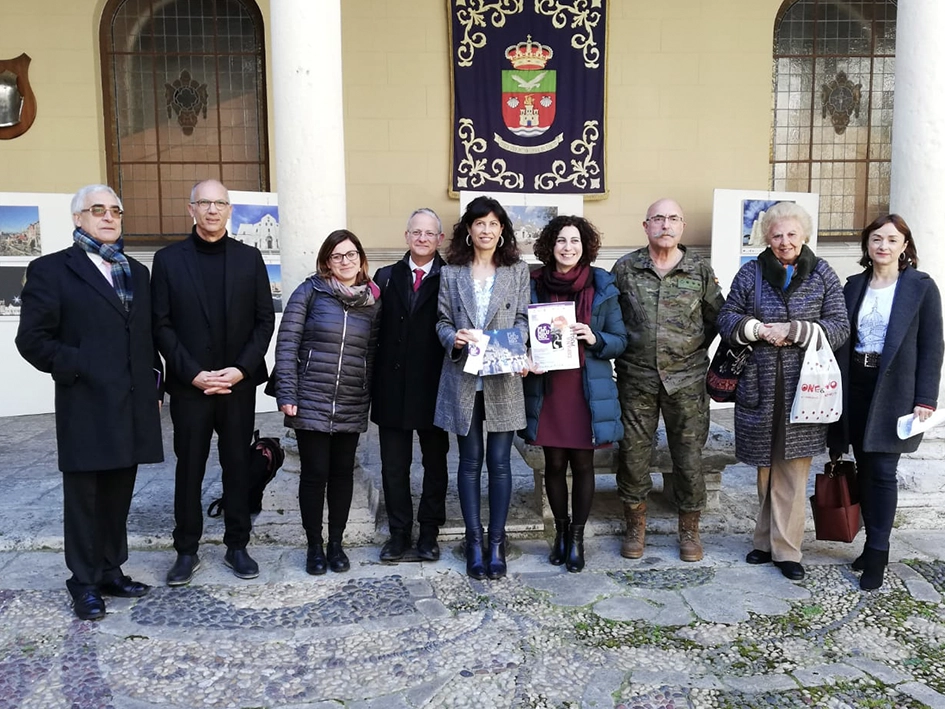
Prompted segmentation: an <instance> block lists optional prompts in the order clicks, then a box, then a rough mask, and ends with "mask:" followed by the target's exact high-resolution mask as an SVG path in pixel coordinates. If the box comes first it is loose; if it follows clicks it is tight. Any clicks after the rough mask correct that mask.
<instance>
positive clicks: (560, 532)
mask: <svg viewBox="0 0 945 709" xmlns="http://www.w3.org/2000/svg"><path fill="white" fill-rule="evenodd" d="M570 522H571V520H570V519H569V518H568V517H565V518H564V519H558V518H557V517H556V518H555V540H554V543H552V545H551V553H550V554H549V555H548V561H549V562H551V563H552V564H553V565H555V566H561V564H563V563H564V562H565V559H566V558H567V556H568V524H569V523H570Z"/></svg>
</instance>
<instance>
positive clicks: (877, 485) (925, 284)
mask: <svg viewBox="0 0 945 709" xmlns="http://www.w3.org/2000/svg"><path fill="white" fill-rule="evenodd" d="M860 246H861V248H862V252H863V257H862V258H861V259H860V265H861V266H863V267H864V270H863V272H862V273H858V274H857V275H855V276H851V277H850V278H848V279H847V283H846V286H845V287H844V289H843V295H844V298H845V300H846V306H847V313H848V315H849V319H850V328H851V333H852V334H851V336H850V340H849V342H848V343H847V344H846V345H844V347H842V348H841V349H840V350H838V352H837V360H838V362H839V364H840V369H841V371H842V373H843V393H844V398H845V399H846V401H845V402H844V407H843V408H844V413H843V415H842V416H841V418H840V420H839V421H838V422H837V423H835V424H832V425H831V427H830V431H829V433H828V438H827V442H828V445H829V447H830V457H831V458H832V459H837V458H839V457H840V455H841V454H842V453H844V452H846V451H847V449H848V447H849V445H851V444H852V446H853V455H854V458H855V459H856V467H857V481H858V483H859V488H860V508H861V511H862V514H863V523H864V525H865V527H866V542H865V544H864V546H863V553H862V554H860V556H859V557H858V558H857V559H856V560H855V561H854V562H853V568H854V569H855V570H857V571H862V572H863V575H862V576H861V577H860V588H861V589H863V590H865V591H871V590H874V589H877V588H879V587H880V586H882V585H883V577H884V574H885V570H886V564H887V563H888V561H889V536H890V532H891V531H892V525H893V520H894V518H895V516H896V505H897V502H898V483H897V478H896V469H897V467H898V464H899V456H900V455H901V454H902V453H911V452H913V451H915V450H916V449H917V448H918V447H919V443H920V441H921V440H922V435H921V434H919V435H916V436H912V437H910V438H906V439H905V440H902V439H900V438H899V437H898V436H897V435H896V421H897V419H898V418H899V417H900V416H904V415H907V414H912V415H913V416H914V418H915V419H917V420H919V421H924V420H926V419H927V418H928V417H929V416H931V415H932V412H934V411H935V407H936V406H937V405H938V390H939V389H938V388H939V380H940V378H941V371H942V356H943V342H942V302H941V297H940V295H939V291H938V287H937V286H936V285H935V281H933V280H932V278H931V277H930V276H929V275H928V274H927V273H923V272H922V271H919V270H918V265H919V257H918V254H917V251H916V247H915V240H914V238H913V236H912V231H911V230H910V229H909V226H908V224H906V222H905V221H904V220H903V218H902V217H900V216H899V215H897V214H889V215H887V216H884V217H880V218H878V219H876V220H875V221H874V222H873V223H871V224H870V225H869V226H867V227H866V228H865V229H864V230H863V232H862V236H861V239H860Z"/></svg>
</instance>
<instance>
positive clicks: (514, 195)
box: [459, 192, 584, 259]
mask: <svg viewBox="0 0 945 709" xmlns="http://www.w3.org/2000/svg"><path fill="white" fill-rule="evenodd" d="M480 196H486V197H492V198H493V199H495V200H497V201H498V202H499V204H501V205H502V206H503V207H505V211H506V212H508V213H509V219H511V220H512V227H513V228H514V229H515V240H516V241H518V245H519V248H520V249H522V252H523V256H524V257H525V258H526V259H533V257H532V244H534V243H535V239H537V238H538V235H539V234H540V233H541V230H542V229H543V228H544V227H545V224H547V223H548V222H550V221H551V220H552V219H554V218H555V217H557V216H558V215H561V214H569V215H574V216H578V217H583V216H584V196H583V195H580V194H531V193H524V192H460V193H459V213H460V216H462V214H463V212H465V211H466V206H467V205H468V204H469V203H470V202H472V201H473V200H474V199H475V198H476V197H480Z"/></svg>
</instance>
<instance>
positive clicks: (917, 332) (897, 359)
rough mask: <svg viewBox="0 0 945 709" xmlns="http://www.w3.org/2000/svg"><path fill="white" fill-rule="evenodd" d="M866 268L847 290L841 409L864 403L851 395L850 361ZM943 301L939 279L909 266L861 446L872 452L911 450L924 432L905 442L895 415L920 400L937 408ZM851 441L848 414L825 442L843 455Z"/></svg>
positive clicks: (901, 284) (898, 291)
mask: <svg viewBox="0 0 945 709" xmlns="http://www.w3.org/2000/svg"><path fill="white" fill-rule="evenodd" d="M869 281H870V274H869V272H868V271H864V272H863V273H858V274H856V275H855V276H850V278H848V279H847V284H846V286H845V287H844V289H843V295H844V298H845V300H846V304H847V312H848V313H849V316H850V329H851V335H850V339H849V340H847V343H846V344H845V345H844V346H843V347H841V348H840V349H838V350H837V353H836V354H837V364H839V365H840V371H841V372H842V374H843V410H844V412H846V411H849V410H850V409H851V408H853V407H856V406H862V405H863V404H862V402H857V401H856V400H851V399H850V360H851V358H852V356H853V347H854V345H855V344H856V341H857V320H858V319H859V311H860V303H862V302H863V295H864V294H865V293H866V289H867V287H868V286H869ZM943 347H945V345H943V341H942V301H941V297H940V296H939V292H938V287H936V285H935V281H933V280H932V278H931V277H930V276H929V274H927V273H923V272H922V271H917V270H916V269H914V268H907V269H906V270H904V271H903V272H902V273H901V274H900V275H899V281H898V283H897V284H896V294H895V296H894V297H893V304H892V312H891V313H890V316H889V326H888V328H887V329H886V340H885V342H884V344H883V352H882V354H881V355H880V358H879V376H878V378H877V380H876V389H875V390H874V391H873V403H872V404H871V405H870V410H869V416H868V417H867V419H866V431H864V433H863V449H864V450H865V451H867V452H870V453H912V452H914V451H915V450H916V449H917V448H918V447H919V443H920V442H921V441H922V435H921V434H920V435H918V436H913V437H912V438H907V439H906V440H904V441H903V440H901V439H900V438H899V436H897V435H896V419H898V418H899V417H900V416H904V415H905V414H909V413H912V411H913V409H914V408H915V407H916V406H918V405H919V404H922V405H923V406H929V407H931V408H933V409H934V408H935V407H936V406H938V387H939V380H940V378H941V373H942V354H943ZM849 443H850V432H849V427H848V421H847V416H846V415H845V414H844V415H843V416H841V417H840V420H839V421H837V422H836V423H833V424H831V425H830V429H829V430H828V432H827V445H828V446H829V447H830V449H831V450H837V451H840V452H843V453H845V452H846V451H847V448H848V445H849Z"/></svg>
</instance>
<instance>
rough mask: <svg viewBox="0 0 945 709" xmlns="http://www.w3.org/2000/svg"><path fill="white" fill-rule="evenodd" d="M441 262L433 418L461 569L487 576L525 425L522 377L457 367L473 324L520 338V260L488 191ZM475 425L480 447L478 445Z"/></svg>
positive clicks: (523, 306)
mask: <svg viewBox="0 0 945 709" xmlns="http://www.w3.org/2000/svg"><path fill="white" fill-rule="evenodd" d="M446 262H447V264H448V265H447V266H443V269H442V270H441V271H440V300H439V319H438V321H437V324H436V332H437V335H438V336H439V338H440V342H441V343H443V347H444V348H445V349H446V356H445V358H444V360H443V372H442V374H441V375H440V387H439V390H438V393H437V400H436V413H435V415H434V421H433V422H434V423H435V424H436V425H437V426H439V427H440V428H442V429H443V430H445V431H450V432H452V433H455V434H456V436H457V443H458V448H459V470H458V471H457V473H456V479H457V486H458V488H459V502H460V507H461V508H462V511H463V520H464V521H465V524H466V573H467V574H469V576H471V577H473V578H476V579H482V578H485V577H486V576H488V577H489V578H492V579H495V578H500V577H502V576H505V573H506V563H505V521H506V518H507V517H508V513H509V504H510V502H511V499H512V466H511V452H512V437H513V436H514V435H515V431H518V430H519V429H521V428H525V403H524V398H523V394H522V380H521V377H520V376H518V375H515V374H497V375H492V376H487V377H483V376H478V375H476V374H468V373H466V372H464V371H463V368H464V366H465V364H466V357H467V345H468V344H469V343H471V342H476V341H477V332H478V331H482V330H503V329H511V328H514V329H516V330H518V332H519V335H520V337H521V340H522V342H526V341H527V340H528V314H527V313H528V300H529V290H528V267H527V266H526V265H525V263H524V262H523V261H521V260H520V259H519V251H518V246H517V245H516V243H515V233H514V231H513V229H512V222H511V220H510V219H509V216H508V214H507V213H506V211H505V209H503V207H502V205H501V204H499V203H498V202H497V201H496V200H494V199H491V198H489V197H477V198H476V199H474V200H473V201H472V202H470V203H469V206H467V207H466V211H465V213H464V214H463V217H462V219H461V220H460V221H459V222H457V224H456V226H454V227H453V238H452V240H451V242H450V245H449V249H448V251H447V254H446ZM525 372H527V369H526V370H525ZM525 372H522V374H524V373H525ZM483 430H485V431H486V443H487V449H488V451H486V450H485V449H484V447H483ZM484 457H485V458H486V465H487V467H488V469H489V539H488V559H484V558H483V529H482V521H481V517H480V478H481V476H482V462H483V458H484Z"/></svg>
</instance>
